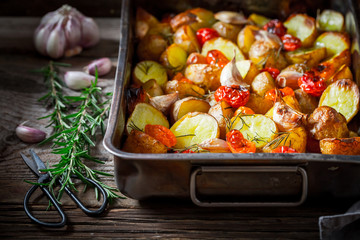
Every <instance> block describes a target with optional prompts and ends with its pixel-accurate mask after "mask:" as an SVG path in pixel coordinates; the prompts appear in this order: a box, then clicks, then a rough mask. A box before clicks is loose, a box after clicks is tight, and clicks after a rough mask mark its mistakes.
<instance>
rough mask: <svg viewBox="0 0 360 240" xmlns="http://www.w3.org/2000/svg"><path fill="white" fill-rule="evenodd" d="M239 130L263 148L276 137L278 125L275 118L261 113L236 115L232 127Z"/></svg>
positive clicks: (232, 120)
mask: <svg viewBox="0 0 360 240" xmlns="http://www.w3.org/2000/svg"><path fill="white" fill-rule="evenodd" d="M233 129H237V130H239V131H240V132H241V133H242V134H243V136H244V138H246V139H247V140H250V141H252V142H254V143H255V146H256V148H262V147H263V146H265V145H266V144H267V143H268V142H270V141H271V140H273V139H274V138H275V137H276V133H277V127H276V124H275V123H274V121H273V120H271V119H270V118H268V117H265V116H264V115H261V114H253V115H241V114H240V115H236V116H234V117H233V118H232V119H231V128H230V129H227V131H231V130H233Z"/></svg>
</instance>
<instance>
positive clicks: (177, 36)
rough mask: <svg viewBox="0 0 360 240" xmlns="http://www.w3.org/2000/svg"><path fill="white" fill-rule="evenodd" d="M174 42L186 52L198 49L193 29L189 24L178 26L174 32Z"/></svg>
mask: <svg viewBox="0 0 360 240" xmlns="http://www.w3.org/2000/svg"><path fill="white" fill-rule="evenodd" d="M174 43H176V44H177V45H178V46H180V47H181V48H182V49H184V50H185V51H186V52H187V53H188V54H190V53H192V52H198V51H200V45H199V43H198V40H197V39H196V35H195V32H194V30H193V29H192V28H191V27H190V26H189V25H184V26H181V27H180V28H178V30H176V32H175V33H174Z"/></svg>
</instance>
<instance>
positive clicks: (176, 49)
mask: <svg viewBox="0 0 360 240" xmlns="http://www.w3.org/2000/svg"><path fill="white" fill-rule="evenodd" d="M186 60H187V53H186V51H185V50H184V49H182V48H181V47H180V46H179V45H177V44H175V43H173V44H171V45H170V46H169V47H167V48H166V50H165V51H164V52H163V53H162V54H161V56H160V59H159V61H160V63H161V64H162V65H163V66H165V68H166V69H167V73H168V75H169V76H170V77H172V76H174V75H175V73H176V72H181V71H183V69H184V68H185V66H186Z"/></svg>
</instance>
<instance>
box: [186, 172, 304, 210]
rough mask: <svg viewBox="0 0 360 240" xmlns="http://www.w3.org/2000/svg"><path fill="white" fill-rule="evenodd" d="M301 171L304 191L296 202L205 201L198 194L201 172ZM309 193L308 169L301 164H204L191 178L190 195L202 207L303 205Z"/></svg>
mask: <svg viewBox="0 0 360 240" xmlns="http://www.w3.org/2000/svg"><path fill="white" fill-rule="evenodd" d="M210 172H212V173H214V172H215V173H226V172H235V173H237V172H238V173H249V172H253V173H261V172H263V173H269V172H274V173H299V174H300V175H301V177H302V193H301V197H300V199H299V200H298V201H296V202H205V201H201V200H199V199H198V197H197V194H196V176H197V175H198V174H201V173H210ZM307 194H308V177H307V174H306V171H305V170H304V169H303V168H302V167H299V166H202V167H199V168H197V169H196V170H194V171H193V172H192V174H191V178H190V197H191V200H192V201H193V203H194V204H196V205H198V206H200V207H277V206H282V207H293V206H299V205H301V204H302V203H303V202H304V201H305V200H306V197H307Z"/></svg>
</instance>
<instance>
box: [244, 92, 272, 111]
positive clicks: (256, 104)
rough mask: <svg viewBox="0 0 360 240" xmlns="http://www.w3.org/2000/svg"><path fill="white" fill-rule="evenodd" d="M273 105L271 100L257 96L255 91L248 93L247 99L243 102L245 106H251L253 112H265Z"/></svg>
mask: <svg viewBox="0 0 360 240" xmlns="http://www.w3.org/2000/svg"><path fill="white" fill-rule="evenodd" d="M273 105H274V102H273V101H271V100H269V99H266V98H264V97H262V96H259V95H257V94H256V93H250V98H249V101H248V102H247V103H246V104H245V107H248V108H251V109H252V110H253V111H254V112H255V113H259V114H265V113H267V112H268V111H269V110H270V109H271V108H272V107H273Z"/></svg>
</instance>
